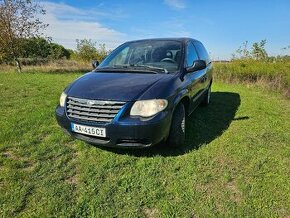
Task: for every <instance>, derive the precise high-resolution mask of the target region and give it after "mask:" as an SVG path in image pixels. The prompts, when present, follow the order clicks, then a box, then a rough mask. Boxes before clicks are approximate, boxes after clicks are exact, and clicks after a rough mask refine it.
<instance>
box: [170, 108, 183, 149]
mask: <svg viewBox="0 0 290 218" xmlns="http://www.w3.org/2000/svg"><path fill="white" fill-rule="evenodd" d="M184 142H185V108H184V105H183V104H179V105H178V106H177V107H176V109H175V111H174V113H173V117H172V123H171V128H170V133H169V136H168V139H167V143H168V145H169V146H170V147H181V146H182V145H183V144H184Z"/></svg>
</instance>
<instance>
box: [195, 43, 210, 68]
mask: <svg viewBox="0 0 290 218" xmlns="http://www.w3.org/2000/svg"><path fill="white" fill-rule="evenodd" d="M194 45H195V47H196V49H197V52H198V55H199V58H200V59H201V60H204V61H205V62H206V64H208V63H210V58H209V55H208V53H207V51H206V49H205V47H204V46H203V44H202V43H201V42H198V41H196V42H194Z"/></svg>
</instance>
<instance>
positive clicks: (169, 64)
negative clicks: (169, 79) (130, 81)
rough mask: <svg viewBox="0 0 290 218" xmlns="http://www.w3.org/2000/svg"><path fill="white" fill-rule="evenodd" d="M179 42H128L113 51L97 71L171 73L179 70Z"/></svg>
mask: <svg viewBox="0 0 290 218" xmlns="http://www.w3.org/2000/svg"><path fill="white" fill-rule="evenodd" d="M180 59H181V42H179V41H174V40H148V41H136V42H128V43H125V44H123V45H121V46H119V47H118V48H117V49H115V50H114V51H113V52H112V53H111V54H110V55H109V56H108V57H107V58H106V59H105V60H104V61H103V62H102V63H101V64H100V65H99V67H98V68H97V71H126V72H127V71H132V72H151V73H173V72H176V71H178V70H179V68H180V62H181V61H180Z"/></svg>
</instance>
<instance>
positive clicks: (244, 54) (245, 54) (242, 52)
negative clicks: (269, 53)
mask: <svg viewBox="0 0 290 218" xmlns="http://www.w3.org/2000/svg"><path fill="white" fill-rule="evenodd" d="M236 53H237V54H238V57H239V58H240V59H249V58H251V53H250V51H249V49H248V41H245V42H243V45H242V46H240V47H239V48H238V49H237V50H236ZM234 57H235V55H234Z"/></svg>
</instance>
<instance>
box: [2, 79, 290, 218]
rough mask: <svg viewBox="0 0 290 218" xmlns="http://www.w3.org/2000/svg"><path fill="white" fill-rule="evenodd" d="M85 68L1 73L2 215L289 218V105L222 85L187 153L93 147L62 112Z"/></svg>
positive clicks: (192, 125)
mask: <svg viewBox="0 0 290 218" xmlns="http://www.w3.org/2000/svg"><path fill="white" fill-rule="evenodd" d="M78 76H80V74H16V73H9V74H8V73H6V74H5V73H1V74H0V89H1V92H0V99H1V104H0V128H1V130H0V214H1V216H3V217H15V216H16V217H20V216H21V217H22V216H24V217H28V216H29V217H31V216H32V217H51V216H78V217H84V216H92V217H113V216H114V217H137V216H139V217H160V216H162V217H173V216H176V217H193V216H194V217H216V216H221V217H232V216H240V217H245V216H246V217H289V216H290V147H289V145H290V135H289V129H290V120H289V119H290V102H289V100H287V99H285V98H284V97H283V96H281V95H280V94H278V93H277V92H273V91H266V90H263V89H261V88H256V87H247V86H245V85H238V84H234V85H231V84H224V83H214V86H213V91H214V92H213V96H212V102H211V104H210V106H209V107H207V108H202V107H201V108H198V109H197V110H196V111H195V112H194V114H192V116H191V117H190V118H189V119H188V122H187V129H188V134H187V140H186V141H187V143H186V146H184V147H183V148H182V149H171V148H168V147H167V146H166V145H161V146H157V147H153V148H150V149H146V150H120V149H105V148H99V147H94V146H92V145H89V144H86V143H84V142H82V141H78V140H74V139H72V138H70V137H68V136H66V135H65V134H64V133H63V132H62V131H61V129H60V128H59V127H58V125H57V124H56V121H55V118H54V108H55V106H56V104H57V102H58V98H59V95H60V93H61V91H62V90H63V89H64V87H65V86H66V85H67V84H68V83H69V82H71V81H72V80H73V79H75V78H77V77H78Z"/></svg>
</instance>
